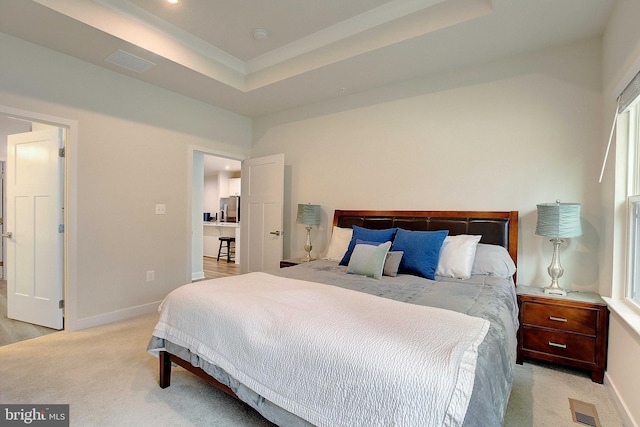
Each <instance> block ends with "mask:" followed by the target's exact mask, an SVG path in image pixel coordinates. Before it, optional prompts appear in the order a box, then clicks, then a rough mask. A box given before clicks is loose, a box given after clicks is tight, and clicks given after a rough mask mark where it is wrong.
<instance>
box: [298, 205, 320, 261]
mask: <svg viewBox="0 0 640 427" xmlns="http://www.w3.org/2000/svg"><path fill="white" fill-rule="evenodd" d="M296 222H297V223H298V224H304V225H305V228H306V229H307V241H306V243H305V244H304V250H305V251H306V252H307V259H306V261H307V262H308V261H311V260H312V259H311V249H312V248H313V246H312V245H311V228H312V227H313V226H314V225H318V224H320V205H312V204H310V203H309V204H306V205H303V204H299V205H298V217H297V219H296Z"/></svg>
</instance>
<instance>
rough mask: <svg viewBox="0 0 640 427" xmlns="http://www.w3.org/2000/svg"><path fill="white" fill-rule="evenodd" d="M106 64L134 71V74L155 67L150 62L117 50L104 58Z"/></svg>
mask: <svg viewBox="0 0 640 427" xmlns="http://www.w3.org/2000/svg"><path fill="white" fill-rule="evenodd" d="M105 60H106V61H107V62H111V63H112V64H115V65H118V66H120V67H123V68H126V69H127V70H131V71H135V72H136V73H144V72H145V71H147V70H148V69H149V68H151V67H153V66H155V65H156V64H154V63H153V62H151V61H147V60H146V59H144V58H140V57H139V56H135V55H133V54H131V53H128V52H125V51H124V50H117V51H116V52H114V53H113V54H111V55H109V56H108V57H107V58H105Z"/></svg>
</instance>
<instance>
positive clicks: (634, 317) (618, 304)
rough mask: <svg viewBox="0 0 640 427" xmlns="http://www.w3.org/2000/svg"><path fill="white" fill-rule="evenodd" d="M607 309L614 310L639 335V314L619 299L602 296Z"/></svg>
mask: <svg viewBox="0 0 640 427" xmlns="http://www.w3.org/2000/svg"><path fill="white" fill-rule="evenodd" d="M603 299H604V300H605V302H606V303H607V305H608V306H609V309H611V311H613V312H615V313H616V314H617V315H618V316H620V318H621V319H622V320H623V321H624V322H625V323H626V324H627V326H629V328H631V329H632V330H633V331H634V332H635V333H636V335H637V336H638V337H640V314H639V313H638V312H637V311H636V310H634V309H633V308H631V307H629V305H627V303H625V302H624V301H622V300H619V299H612V298H608V297H603Z"/></svg>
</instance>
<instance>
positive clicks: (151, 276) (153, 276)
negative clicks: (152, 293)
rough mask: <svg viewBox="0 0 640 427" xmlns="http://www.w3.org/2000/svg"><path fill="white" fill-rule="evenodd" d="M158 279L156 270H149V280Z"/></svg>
mask: <svg viewBox="0 0 640 427" xmlns="http://www.w3.org/2000/svg"><path fill="white" fill-rule="evenodd" d="M154 280H156V272H155V270H149V271H147V282H153V281H154Z"/></svg>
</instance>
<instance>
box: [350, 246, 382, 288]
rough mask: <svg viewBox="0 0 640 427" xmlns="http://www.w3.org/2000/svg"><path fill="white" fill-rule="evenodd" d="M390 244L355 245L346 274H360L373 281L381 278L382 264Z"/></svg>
mask: <svg viewBox="0 0 640 427" xmlns="http://www.w3.org/2000/svg"><path fill="white" fill-rule="evenodd" d="M390 247H391V242H385V243H382V244H381V245H379V246H373V245H366V244H360V245H358V244H356V246H355V247H354V248H353V253H352V254H351V258H350V259H349V265H348V266H347V273H351V274H360V275H363V276H367V277H372V278H374V279H380V278H382V270H383V269H384V262H385V260H386V259H387V252H389V248H390Z"/></svg>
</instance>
